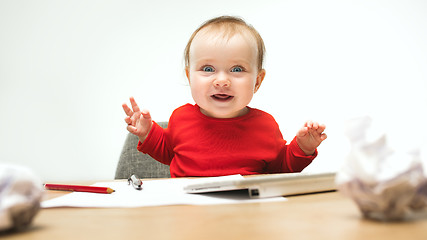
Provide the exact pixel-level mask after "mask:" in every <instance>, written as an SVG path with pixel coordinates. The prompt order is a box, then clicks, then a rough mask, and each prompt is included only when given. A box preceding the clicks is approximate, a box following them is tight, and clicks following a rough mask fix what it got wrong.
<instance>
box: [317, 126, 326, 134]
mask: <svg viewBox="0 0 427 240" xmlns="http://www.w3.org/2000/svg"><path fill="white" fill-rule="evenodd" d="M325 129H326V126H325V125H324V124H320V125H319V128H318V129H317V132H318V133H322V132H323V131H325Z"/></svg>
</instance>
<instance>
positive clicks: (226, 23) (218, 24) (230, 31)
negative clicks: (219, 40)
mask: <svg viewBox="0 0 427 240" xmlns="http://www.w3.org/2000/svg"><path fill="white" fill-rule="evenodd" d="M208 27H210V28H214V29H221V30H222V31H223V32H224V37H227V38H231V37H232V36H234V35H235V34H236V33H241V32H242V30H246V31H247V32H249V34H250V35H252V36H253V38H254V39H255V41H256V44H257V50H258V51H257V52H258V58H257V65H258V71H259V70H261V69H263V62H264V54H265V46H264V41H263V40H262V38H261V35H260V34H259V33H258V31H257V30H256V29H255V28H254V27H252V25H249V24H247V23H246V22H245V21H244V20H243V19H241V18H238V17H233V16H221V17H217V18H213V19H210V20H208V21H206V22H204V23H203V24H202V25H201V26H200V27H199V28H197V29H196V31H194V32H193V35H191V37H190V39H189V40H188V43H187V46H186V47H185V50H184V61H185V67H186V68H187V67H189V66H190V47H191V43H192V42H193V39H194V37H195V36H196V35H197V33H199V32H200V31H201V30H202V29H205V28H208Z"/></svg>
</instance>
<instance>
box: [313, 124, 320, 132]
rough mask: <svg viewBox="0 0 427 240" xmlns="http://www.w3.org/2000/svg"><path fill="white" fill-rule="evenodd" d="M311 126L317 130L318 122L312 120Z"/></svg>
mask: <svg viewBox="0 0 427 240" xmlns="http://www.w3.org/2000/svg"><path fill="white" fill-rule="evenodd" d="M313 128H314V129H316V130H317V129H318V128H319V123H318V122H313Z"/></svg>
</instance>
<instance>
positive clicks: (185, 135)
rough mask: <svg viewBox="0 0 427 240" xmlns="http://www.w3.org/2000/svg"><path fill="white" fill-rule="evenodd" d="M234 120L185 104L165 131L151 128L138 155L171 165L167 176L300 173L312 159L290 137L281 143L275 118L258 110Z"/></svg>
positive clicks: (171, 118) (156, 126) (176, 111)
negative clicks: (289, 139) (202, 111)
mask: <svg viewBox="0 0 427 240" xmlns="http://www.w3.org/2000/svg"><path fill="white" fill-rule="evenodd" d="M249 110H250V111H249V113H247V114H246V115H244V116H240V117H236V118H227V119H219V118H211V117H208V116H206V115H204V114H202V113H201V112H200V108H199V106H198V105H191V104H186V105H184V106H181V107H179V108H177V109H176V110H175V111H174V112H173V113H172V115H171V117H170V119H169V123H168V128H166V129H163V128H161V127H160V126H159V125H158V124H156V123H154V124H153V127H152V129H151V131H150V133H149V134H148V136H147V138H146V139H145V141H144V142H143V143H141V142H139V143H138V150H139V151H141V152H143V153H148V154H149V155H150V156H152V157H153V158H154V159H156V160H158V161H159V162H162V163H164V164H167V165H170V172H171V176H172V177H185V176H224V175H231V174H242V175H250V174H266V173H285V172H300V171H302V170H303V169H304V168H305V167H307V166H308V165H309V164H310V163H311V161H312V160H313V159H314V158H315V157H316V156H317V150H316V152H315V154H314V155H312V156H306V155H305V154H304V152H303V151H302V150H301V149H300V148H299V146H298V144H297V143H296V139H295V138H294V139H293V140H292V141H291V142H290V144H289V145H287V144H286V141H285V140H284V139H283V137H282V134H281V132H280V130H279V126H278V124H277V123H276V121H275V120H274V118H273V117H272V116H271V115H270V114H268V113H266V112H263V111H261V110H258V109H254V108H249Z"/></svg>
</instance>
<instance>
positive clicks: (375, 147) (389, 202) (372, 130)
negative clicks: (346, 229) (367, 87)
mask: <svg viewBox="0 0 427 240" xmlns="http://www.w3.org/2000/svg"><path fill="white" fill-rule="evenodd" d="M372 125H373V120H372V119H371V118H369V117H362V118H357V119H353V120H351V121H349V122H348V124H347V129H346V135H347V137H348V139H349V140H350V144H351V150H350V153H349V155H348V156H347V158H346V161H345V164H344V165H343V167H342V169H341V170H340V171H338V173H337V177H336V185H337V188H338V190H339V191H340V192H342V193H343V194H344V195H346V196H348V197H350V198H351V199H352V200H354V202H355V203H356V204H357V206H358V207H359V209H360V211H361V213H362V215H363V216H364V217H366V218H369V219H374V220H380V221H399V220H405V219H411V218H412V219H414V218H417V217H420V216H421V217H424V216H427V214H426V213H427V178H426V173H425V170H424V169H425V166H423V161H422V157H421V156H422V154H421V149H420V148H419V149H413V150H411V151H407V150H401V151H400V150H399V149H398V150H395V149H393V148H392V147H391V146H390V144H389V143H388V142H387V134H386V133H385V132H384V131H383V132H381V131H378V128H376V127H373V126H372Z"/></svg>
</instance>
